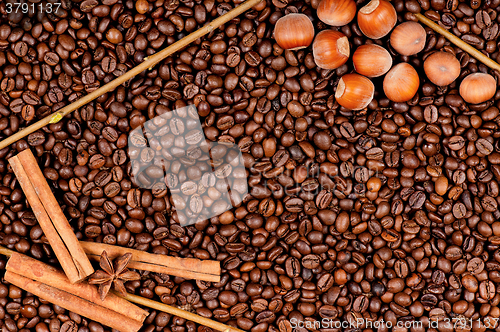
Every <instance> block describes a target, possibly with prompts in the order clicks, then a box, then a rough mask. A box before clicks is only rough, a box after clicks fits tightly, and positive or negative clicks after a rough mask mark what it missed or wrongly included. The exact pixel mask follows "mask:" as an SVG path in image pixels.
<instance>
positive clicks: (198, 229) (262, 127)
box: [0, 0, 500, 332]
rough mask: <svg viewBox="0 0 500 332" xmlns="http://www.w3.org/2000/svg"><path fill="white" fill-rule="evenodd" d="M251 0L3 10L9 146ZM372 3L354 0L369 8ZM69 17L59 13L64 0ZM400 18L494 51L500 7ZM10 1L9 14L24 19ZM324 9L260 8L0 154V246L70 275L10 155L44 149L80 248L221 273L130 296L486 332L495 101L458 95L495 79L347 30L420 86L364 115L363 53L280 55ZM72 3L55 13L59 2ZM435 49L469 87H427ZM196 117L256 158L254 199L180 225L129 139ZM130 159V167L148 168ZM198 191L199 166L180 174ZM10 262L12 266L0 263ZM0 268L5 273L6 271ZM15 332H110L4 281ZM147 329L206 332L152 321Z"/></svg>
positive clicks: (495, 230)
mask: <svg viewBox="0 0 500 332" xmlns="http://www.w3.org/2000/svg"><path fill="white" fill-rule="evenodd" d="M241 2H242V1H241V0H233V1H215V0H204V1H200V0H154V1H153V0H150V1H145V0H140V1H137V2H135V1H132V0H84V1H81V0H80V1H79V0H76V1H69V0H60V2H59V3H58V2H56V1H55V0H50V1H46V0H43V1H39V0H29V1H28V2H27V3H28V4H30V8H31V4H34V6H33V8H35V10H30V12H28V13H25V14H23V13H22V11H21V10H18V11H15V8H16V6H15V5H14V1H13V0H4V1H1V2H0V69H1V70H0V139H4V138H6V137H8V136H10V135H12V134H13V133H15V132H17V131H18V130H20V129H21V128H23V127H26V126H29V125H30V124H33V123H34V122H36V121H37V120H39V119H41V118H43V117H44V116H46V115H48V114H50V113H51V112H53V111H56V110H58V109H60V108H62V107H64V106H65V105H68V104H69V103H71V102H74V101H75V100H77V99H78V98H80V97H82V96H84V95H85V94H87V93H89V92H91V91H94V90H96V89H97V88H98V87H100V86H103V85H104V84H106V83H108V82H110V81H111V80H113V79H115V78H116V77H118V76H120V75H122V74H123V73H125V72H126V71H127V70H129V69H130V68H132V67H134V66H136V65H137V64H139V63H141V62H143V61H144V58H146V57H147V56H149V55H151V54H154V53H155V52H157V51H159V50H161V49H163V48H165V47H166V46H168V45H170V44H172V43H173V42H175V41H177V40H179V39H180V38H182V37H184V36H186V35H187V34H189V33H191V32H193V31H194V30H196V29H197V28H199V27H202V26H203V25H205V24H206V23H207V22H209V21H211V20H213V19H214V18H216V17H219V16H220V15H223V14H224V13H226V12H228V11H229V10H231V9H232V8H234V7H236V6H237V5H238V4H240V3H241ZM366 3H367V1H357V3H356V5H357V8H360V7H361V6H363V5H365V4H366ZM58 4H59V6H58ZM392 4H393V5H394V7H395V9H396V11H397V16H398V22H399V23H401V22H404V21H408V20H415V18H414V16H413V13H417V12H420V13H423V14H425V15H426V16H427V17H429V18H431V19H432V20H434V21H436V22H438V23H439V24H440V25H442V26H443V27H445V28H446V29H449V30H450V31H451V32H453V33H454V34H456V35H457V36H459V37H460V38H461V39H462V40H464V41H466V42H468V43H470V44H472V45H473V46H475V47H476V48H478V49H480V50H481V51H483V52H484V53H485V54H487V55H488V56H489V57H491V58H492V59H494V60H500V52H499V44H498V42H497V40H498V39H497V38H498V34H499V22H500V15H498V12H499V10H500V0H446V1H445V0H409V1H406V0H405V1H403V0H394V1H392ZM13 5H14V6H13ZM318 5H319V0H299V1H290V0H265V1H264V2H263V3H261V4H259V5H258V6H257V7H255V8H254V9H252V10H250V11H247V12H246V13H244V14H242V15H241V16H239V17H238V18H235V19H233V20H232V21H230V22H228V23H227V24H225V25H224V26H222V27H221V28H219V29H216V30H214V31H212V32H211V33H210V34H209V35H207V36H205V37H203V38H201V39H199V40H197V41H196V42H194V43H192V44H191V45H189V46H188V47H186V48H185V49H184V50H182V51H180V52H179V53H177V54H176V55H174V56H171V57H168V58H167V59H166V60H164V61H162V62H161V63H159V64H158V65H156V66H155V67H153V68H151V69H149V70H147V71H145V72H143V73H141V74H140V75H138V76H136V77H134V78H133V79H131V80H130V81H128V82H127V83H126V84H124V85H123V86H120V87H118V88H116V89H115V90H114V91H111V92H109V93H105V94H103V95H102V96H100V97H99V98H97V99H96V100H95V101H94V102H91V103H90V104H88V105H86V106H84V107H82V108H81V109H79V110H77V111H76V112H74V113H73V114H72V115H70V116H68V117H66V118H64V119H62V120H61V121H60V122H58V123H56V124H51V125H49V126H47V127H44V128H43V129H41V130H39V131H37V132H34V133H32V134H30V135H29V136H27V137H26V138H25V139H22V140H20V141H18V142H17V143H15V144H12V145H11V146H10V147H8V148H5V149H3V150H0V197H1V199H0V242H1V244H2V245H3V246H6V247H8V248H11V249H13V250H15V251H18V252H21V253H24V254H26V255H29V256H31V257H34V258H36V259H39V260H42V261H44V262H48V263H51V264H54V265H57V259H56V257H55V255H54V253H53V251H52V250H51V248H50V246H49V245H48V243H47V240H46V238H45V236H44V234H43V232H42V230H41V228H40V226H39V225H38V223H37V220H36V218H35V216H34V214H33V212H32V210H31V208H30V207H29V205H28V204H27V201H26V198H25V196H24V194H23V192H22V190H21V188H20V186H19V184H18V182H17V180H16V178H15V176H14V174H13V172H12V169H11V168H10V166H9V165H8V162H7V159H8V158H10V157H11V156H13V155H15V154H17V153H18V152H20V151H22V150H24V149H28V148H29V149H31V150H32V151H33V152H34V153H35V154H36V156H37V158H38V160H39V164H40V167H41V168H42V170H43V173H44V175H45V176H46V178H47V181H48V182H49V184H50V186H51V187H52V188H53V189H54V192H55V195H56V197H57V198H58V199H59V202H60V204H61V206H62V207H63V210H64V212H65V214H66V216H67V217H68V219H69V220H70V223H71V225H72V227H73V228H74V230H75V233H76V234H77V237H78V238H79V239H82V240H87V241H96V242H104V243H108V244H113V245H119V246H124V247H130V248H135V249H139V250H144V251H148V252H151V253H157V254H165V255H170V256H179V257H195V258H199V259H213V260H218V261H220V263H221V267H222V279H221V281H220V282H219V283H209V282H202V281H194V280H185V279H182V278H179V277H172V276H168V275H160V274H155V273H149V272H144V271H141V280H139V281H131V282H128V283H126V289H127V291H128V292H130V293H133V294H137V295H140V296H143V297H146V298H150V299H154V300H156V301H161V302H163V303H166V304H169V305H173V306H177V307H180V308H183V309H185V310H188V311H192V312H195V313H197V314H199V315H201V316H204V317H208V318H211V319H214V320H217V321H220V322H224V323H226V324H229V325H232V326H236V327H238V328H240V329H242V330H245V331H252V332H264V331H271V332H277V331H279V332H292V331H299V332H305V331H315V330H319V331H324V332H326V331H389V330H393V331H415V332H417V331H453V330H456V331H474V332H479V331H486V330H489V331H491V330H495V329H496V330H497V331H498V330H499V328H498V326H499V324H498V318H500V307H499V303H500V293H499V290H500V289H499V288H500V221H499V218H500V211H499V207H498V204H499V203H500V185H499V181H500V140H499V138H500V128H499V126H500V111H499V107H500V105H499V100H500V92H497V93H496V94H495V96H494V98H492V99H491V100H488V101H486V102H484V103H481V104H475V105H474V104H468V103H466V102H465V101H464V100H463V99H462V97H461V96H460V94H459V92H458V87H459V84H460V82H461V80H462V79H463V78H464V77H465V76H467V75H468V74H470V73H475V72H484V73H489V74H491V75H493V76H494V77H495V78H496V80H497V81H498V79H500V73H498V72H496V71H492V70H490V69H489V68H487V67H486V66H485V65H483V64H481V63H479V62H478V61H476V60H475V59H474V58H472V57H471V56H470V55H468V54H467V53H465V52H463V51H462V50H460V49H459V48H457V47H455V46H454V45H452V44H450V43H449V42H448V41H447V40H446V39H445V38H443V37H442V36H440V35H438V34H436V33H434V32H433V31H431V30H430V29H427V28H426V32H427V41H426V45H425V48H424V50H423V51H422V52H420V53H419V54H417V55H414V56H402V55H399V54H398V53H397V52H395V51H394V50H393V49H392V48H391V46H390V44H389V42H388V38H387V37H386V38H382V39H379V40H371V39H368V38H366V37H365V36H364V35H363V34H362V33H361V31H360V29H359V27H358V26H357V23H356V20H354V21H352V22H351V23H349V24H348V25H345V26H342V27H338V28H333V29H336V30H339V31H341V32H342V33H343V34H345V35H346V36H347V37H348V39H349V42H350V47H351V49H352V50H355V49H356V48H357V47H358V46H361V45H365V44H370V43H375V44H378V45H381V46H383V47H385V48H387V49H388V50H389V52H390V54H391V56H392V58H393V62H394V64H397V63H400V62H408V63H410V64H411V65H412V66H413V67H414V68H415V69H416V70H417V72H418V73H419V76H420V87H419V90H418V93H417V94H416V95H415V97H413V98H412V99H411V100H410V101H408V102H405V103H395V102H391V101H390V100H389V99H388V98H386V96H385V95H384V92H383V90H382V88H381V87H382V79H373V82H374V84H375V95H374V99H373V100H372V102H371V103H370V104H369V105H368V107H367V108H366V109H364V110H361V111H352V110H349V109H345V108H343V107H341V106H339V104H338V103H337V102H336V100H335V97H334V94H335V89H336V86H337V83H338V81H339V80H340V78H341V77H342V76H343V75H345V74H348V73H351V72H353V67H352V61H348V62H347V63H346V64H344V65H342V66H341V67H339V68H337V69H335V70H324V69H320V68H318V67H317V66H316V64H315V62H314V58H313V54H312V50H311V47H309V48H305V49H301V50H298V51H290V50H283V49H281V48H280V47H279V46H278V44H277V43H276V41H275V39H274V38H273V29H274V25H275V23H276V22H277V20H278V19H279V18H280V17H282V16H284V15H286V14H290V13H303V14H305V15H307V16H308V17H309V18H310V19H311V20H312V22H313V24H314V27H315V30H316V31H321V30H324V29H326V28H328V27H327V26H326V25H325V24H324V23H322V22H321V21H320V20H319V19H318V18H317V16H316V8H317V7H318ZM56 7H59V8H58V10H57V11H49V8H53V9H55V8H56ZM435 51H445V52H450V53H452V54H454V55H455V56H456V57H457V59H459V61H460V64H461V73H460V76H459V78H458V79H457V81H456V82H454V83H452V84H450V85H448V86H444V87H439V86H436V85H434V84H432V83H431V82H430V81H429V80H427V78H426V76H425V74H424V70H423V62H424V60H425V59H426V57H427V56H429V55H430V54H432V53H433V52H435ZM188 105H194V106H196V108H197V111H198V116H199V118H200V119H201V121H202V125H203V131H204V134H205V137H206V138H207V139H208V140H209V141H212V142H230V143H233V144H236V145H237V146H238V147H239V148H240V149H241V151H242V152H243V159H244V163H245V167H246V177H247V179H248V182H247V183H248V188H249V194H248V195H246V196H245V197H244V198H243V201H242V203H241V204H240V205H239V206H237V207H235V208H233V209H231V210H229V211H226V212H224V213H223V214H221V215H220V216H216V217H212V218H210V219H209V220H204V221H200V222H197V223H196V224H194V225H190V226H186V227H182V226H181V221H182V220H179V215H178V214H177V213H176V209H175V207H174V203H173V201H172V197H173V195H172V193H171V192H170V191H169V190H168V189H167V188H166V187H163V186H159V187H154V188H151V189H143V188H141V187H140V186H139V185H138V183H137V182H136V180H135V179H134V177H133V176H132V162H131V159H132V158H131V157H132V156H130V155H129V150H128V135H129V133H130V132H131V131H132V130H134V129H136V128H138V127H140V126H141V125H142V124H143V123H145V122H146V121H148V120H150V119H153V118H155V117H157V116H160V115H163V114H165V113H168V112H171V111H172V110H175V109H179V108H182V107H185V106H188ZM135 157H137V156H135ZM182 177H183V178H185V179H189V178H190V177H189V174H182ZM5 264H6V258H5V257H0V270H3V269H4V268H5ZM0 273H1V272H0ZM0 327H1V330H2V331H3V332H15V331H23V332H24V331H36V332H48V331H50V332H56V331H60V330H61V331H64V332H66V331H72V332H73V331H75V332H76V331H78V332H89V331H90V332H99V331H109V328H108V327H106V326H102V325H101V324H98V323H96V322H93V321H89V320H88V319H86V318H83V317H80V316H79V315H76V314H74V313H72V312H68V311H67V310H64V309H63V308H60V307H58V306H56V305H52V304H50V303H48V302H47V301H44V300H42V299H39V298H37V297H34V296H32V295H31V294H29V293H26V292H24V291H22V290H20V289H19V288H17V287H15V286H13V285H10V284H8V283H6V282H1V283H0ZM143 331H147V332H154V331H158V332H159V331H165V332H167V331H172V332H194V331H199V332H202V331H203V332H208V331H211V329H209V328H206V327H203V326H198V325H196V324H195V323H193V322H190V321H187V320H185V319H181V318H178V317H175V316H171V315H168V314H165V313H162V312H159V311H154V310H151V311H150V315H149V317H148V318H147V319H146V321H145V324H144V329H143Z"/></svg>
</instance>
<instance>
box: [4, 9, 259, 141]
mask: <svg viewBox="0 0 500 332" xmlns="http://www.w3.org/2000/svg"><path fill="white" fill-rule="evenodd" d="M261 1H263V0H247V1H245V2H244V3H242V4H241V5H239V6H238V7H236V8H234V9H232V10H230V11H229V12H227V13H226V14H224V15H222V16H221V17H218V18H216V19H215V20H213V21H212V22H210V23H209V24H207V25H205V26H204V27H202V28H200V29H198V30H196V31H195V32H193V33H191V34H189V35H187V36H186V37H184V38H182V39H181V40H179V41H177V42H175V43H173V44H172V45H170V46H168V47H167V48H165V49H164V50H162V51H160V52H158V53H155V54H153V55H150V56H149V57H147V59H145V60H144V61H143V62H142V63H140V64H138V65H137V66H135V67H134V68H132V69H130V70H129V71H128V72H126V73H125V74H123V75H121V76H119V77H117V78H115V79H114V80H112V81H111V82H109V83H108V84H106V85H103V86H102V87H100V88H99V89H97V90H94V91H93V92H91V93H89V94H88V95H86V96H83V97H82V98H80V99H78V100H76V101H75V102H73V103H72V104H70V105H68V106H66V107H63V108H62V109H60V110H58V111H56V112H54V113H52V114H50V115H47V116H46V117H45V118H43V119H41V120H39V121H38V122H35V123H34V124H32V125H31V126H29V127H26V128H24V129H22V130H20V131H18V132H17V133H15V134H13V135H11V136H9V137H7V138H6V139H4V140H3V141H1V142H0V150H1V149H3V148H5V147H7V146H9V145H11V144H12V143H14V142H17V141H18V140H20V139H21V138H23V137H25V136H27V135H29V134H31V133H33V132H35V131H37V130H38V129H41V128H43V127H45V126H46V125H48V124H52V123H57V122H59V121H60V120H61V119H62V118H63V117H65V116H66V115H68V114H70V113H71V112H73V111H75V110H76V109H78V108H80V107H82V106H84V105H86V104H88V103H90V102H91V101H92V100H94V99H96V98H97V97H99V96H101V95H103V94H105V93H107V92H108V91H111V90H113V89H115V88H116V87H118V86H120V85H121V84H123V83H125V82H126V81H128V80H129V79H131V78H133V77H135V76H137V75H139V74H140V73H142V72H143V71H145V70H146V69H148V68H151V67H154V66H155V65H156V64H157V63H158V62H160V61H161V60H163V59H165V58H166V57H168V56H170V55H172V54H174V53H176V52H177V51H179V50H181V49H183V48H184V47H186V46H187V45H189V44H190V43H192V42H194V41H195V40H197V39H198V38H200V37H203V36H204V35H206V34H207V33H210V32H211V31H213V30H215V29H217V28H218V27H220V26H221V25H223V24H225V23H227V22H229V21H230V20H232V19H233V18H235V17H236V16H238V15H240V14H242V13H244V12H246V11H247V10H248V9H250V8H252V7H254V6H255V5H257V4H259V3H260V2H261Z"/></svg>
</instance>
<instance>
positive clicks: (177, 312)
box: [115, 293, 245, 332]
mask: <svg viewBox="0 0 500 332" xmlns="http://www.w3.org/2000/svg"><path fill="white" fill-rule="evenodd" d="M115 294H116V293H115ZM124 299H126V300H129V301H130V302H133V303H136V304H140V305H143V306H146V307H149V308H151V309H156V310H160V311H163V312H166V313H168V314H171V315H174V316H178V317H181V318H185V319H187V320H190V321H193V322H195V323H198V324H200V325H204V326H208V327H210V328H212V329H214V330H217V331H223V332H245V331H243V330H240V329H238V328H235V327H232V326H229V325H226V324H222V323H219V322H216V321H214V320H211V319H208V318H205V317H202V316H200V315H197V314H193V313H191V312H188V311H185V310H182V309H179V308H175V307H172V306H169V305H167V304H164V303H160V302H156V301H153V300H150V299H146V298H144V297H142V296H137V295H132V294H127V296H125V297H124Z"/></svg>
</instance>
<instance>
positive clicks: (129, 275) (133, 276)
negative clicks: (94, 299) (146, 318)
mask: <svg viewBox="0 0 500 332" xmlns="http://www.w3.org/2000/svg"><path fill="white" fill-rule="evenodd" d="M131 258H132V254H131V253H126V254H125V255H123V256H120V257H117V258H116V259H115V260H114V264H113V263H112V262H111V260H110V259H109V257H108V253H107V252H106V251H103V252H102V254H101V258H100V260H99V266H100V267H101V269H102V270H97V271H95V272H94V274H92V275H91V276H90V277H89V284H93V285H99V296H100V297H101V300H104V298H105V297H106V295H107V294H108V292H109V290H110V288H111V285H114V289H115V290H116V291H117V292H118V293H120V295H122V296H126V295H127V290H126V289H125V286H124V285H123V283H124V282H127V281H131V280H139V279H140V278H141V276H140V275H139V273H137V272H134V271H130V270H128V269H127V264H128V262H129V261H130V259H131Z"/></svg>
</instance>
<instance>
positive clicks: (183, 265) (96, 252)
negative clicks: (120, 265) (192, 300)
mask: <svg viewBox="0 0 500 332" xmlns="http://www.w3.org/2000/svg"><path fill="white" fill-rule="evenodd" d="M80 244H81V246H82V247H83V250H84V251H85V253H87V256H88V257H89V258H90V259H92V260H96V261H99V257H100V256H101V254H102V252H103V251H106V253H107V254H108V256H109V258H110V259H111V260H113V259H115V258H116V257H118V256H122V255H124V254H126V253H131V254H132V259H131V260H130V262H129V263H128V267H130V268H133V269H138V270H144V271H151V272H156V273H165V274H170V275H174V276H178V277H182V278H185V279H197V280H205V281H212V282H219V281H220V273H221V271H220V263H219V262H218V261H209V260H199V259H196V258H180V257H170V256H165V255H157V254H150V253H147V252H144V251H140V250H135V249H130V248H124V247H118V246H113V245H109V244H104V243H95V242H85V241H80Z"/></svg>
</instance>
